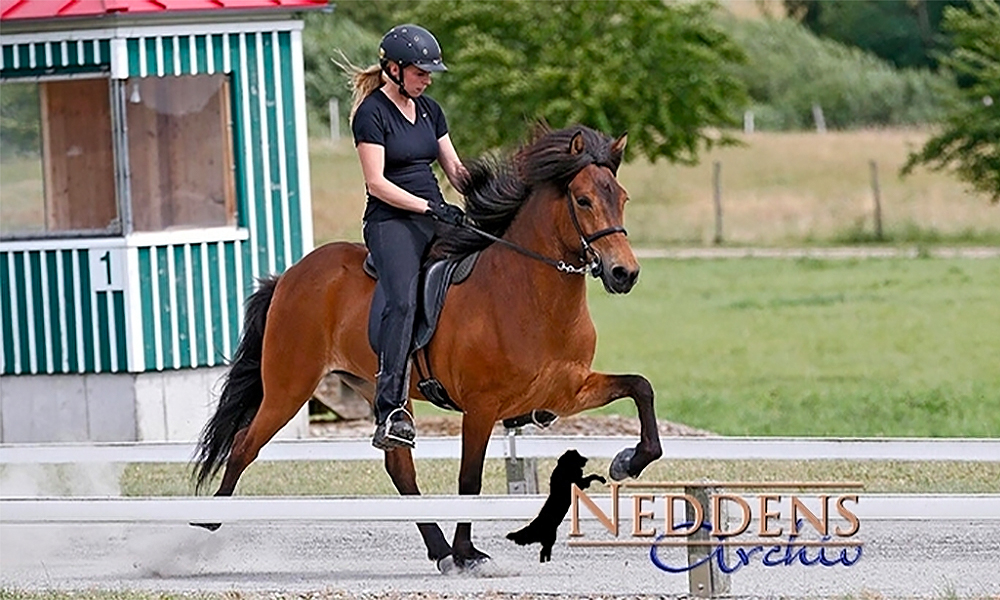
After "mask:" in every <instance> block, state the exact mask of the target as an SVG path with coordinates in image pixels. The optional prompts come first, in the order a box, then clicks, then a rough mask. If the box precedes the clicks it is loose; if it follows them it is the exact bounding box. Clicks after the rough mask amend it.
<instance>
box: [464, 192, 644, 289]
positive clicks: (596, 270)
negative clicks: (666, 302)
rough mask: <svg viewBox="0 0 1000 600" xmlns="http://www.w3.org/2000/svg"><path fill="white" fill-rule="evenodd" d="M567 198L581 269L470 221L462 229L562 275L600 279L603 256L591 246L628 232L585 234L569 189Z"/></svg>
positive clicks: (614, 229) (614, 228) (608, 230)
mask: <svg viewBox="0 0 1000 600" xmlns="http://www.w3.org/2000/svg"><path fill="white" fill-rule="evenodd" d="M565 196H566V205H567V208H569V216H570V218H571V219H572V221H573V228H574V229H576V234H577V236H579V238H580V262H582V263H583V265H582V266H579V267H577V266H574V265H571V264H569V263H567V262H566V261H563V260H553V259H551V258H549V257H547V256H543V255H541V254H539V253H537V252H535V251H534V250H529V249H527V248H525V247H523V246H518V245H517V244H515V243H514V242H510V241H507V240H505V239H503V238H499V237H497V236H495V235H492V234H489V233H486V232H485V231H483V230H481V229H479V228H477V227H474V226H473V225H472V224H471V223H469V221H468V220H466V221H464V222H463V223H462V227H465V228H466V229H469V230H471V231H473V232H475V233H477V234H479V235H481V236H483V237H484V238H486V239H488V240H490V241H493V242H496V243H498V244H502V245H504V246H507V247H508V248H510V249H512V250H515V251H516V252H520V253H521V254H523V255H525V256H527V257H529V258H533V259H535V260H537V261H540V262H543V263H545V264H547V265H549V266H550V267H554V268H555V269H556V270H557V271H560V272H562V273H569V274H571V275H586V274H587V273H590V274H591V275H592V276H593V277H594V278H600V277H601V275H602V274H603V273H604V263H603V262H602V261H601V254H600V253H599V252H598V251H597V250H596V249H595V248H594V247H593V246H591V244H593V243H594V242H596V241H597V240H599V239H601V238H602V237H605V236H608V235H612V234H615V233H620V234H622V235H625V236H627V235H628V232H627V231H625V228H624V227H622V226H621V225H615V226H612V227H608V228H605V229H601V230H600V231H595V232H594V233H591V234H590V235H587V234H585V233H584V232H583V228H582V227H580V219H579V218H577V216H576V202H575V199H574V198H573V194H572V193H571V192H570V191H569V189H568V188H567V189H566V193H565Z"/></svg>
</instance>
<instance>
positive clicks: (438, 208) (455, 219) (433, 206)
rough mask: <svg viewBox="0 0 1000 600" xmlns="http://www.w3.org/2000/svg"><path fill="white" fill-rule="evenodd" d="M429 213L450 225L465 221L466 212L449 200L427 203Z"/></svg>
mask: <svg viewBox="0 0 1000 600" xmlns="http://www.w3.org/2000/svg"><path fill="white" fill-rule="evenodd" d="M427 213H428V214H430V215H431V216H432V217H434V218H435V219H437V220H438V221H441V222H442V223H447V224H449V225H461V224H462V223H463V222H464V221H465V212H464V211H463V210H462V209H461V208H459V207H457V206H455V205H454V204H448V203H447V202H441V203H440V204H439V203H436V202H429V203H428V204H427Z"/></svg>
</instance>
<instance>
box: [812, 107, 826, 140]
mask: <svg viewBox="0 0 1000 600" xmlns="http://www.w3.org/2000/svg"><path fill="white" fill-rule="evenodd" d="M813 121H815V122H816V133H826V117H824V116H823V107H822V106H820V105H819V103H818V102H817V103H814V104H813Z"/></svg>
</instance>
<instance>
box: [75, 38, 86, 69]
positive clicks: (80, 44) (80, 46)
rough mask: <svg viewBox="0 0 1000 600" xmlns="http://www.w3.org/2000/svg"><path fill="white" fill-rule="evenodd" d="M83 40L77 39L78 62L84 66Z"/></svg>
mask: <svg viewBox="0 0 1000 600" xmlns="http://www.w3.org/2000/svg"><path fill="white" fill-rule="evenodd" d="M83 63H84V60H83V40H76V64H77V65H78V66H83Z"/></svg>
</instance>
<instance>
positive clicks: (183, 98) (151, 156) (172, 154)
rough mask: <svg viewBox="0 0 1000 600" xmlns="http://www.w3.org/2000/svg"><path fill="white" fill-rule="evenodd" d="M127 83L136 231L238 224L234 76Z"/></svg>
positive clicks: (168, 78) (130, 159) (209, 76)
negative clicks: (231, 87)
mask: <svg viewBox="0 0 1000 600" xmlns="http://www.w3.org/2000/svg"><path fill="white" fill-rule="evenodd" d="M125 85H126V88H125V98H126V103H125V104H126V123H127V128H128V152H129V171H130V173H131V196H132V225H133V228H134V230H135V231H162V230H165V229H173V228H190V227H212V226H223V225H235V193H234V189H233V171H232V146H231V141H230V140H231V135H230V133H229V87H228V83H227V79H226V77H225V76H224V75H194V76H186V77H166V78H157V77H149V78H141V79H139V78H134V79H129V80H128V81H127V82H126V84H125Z"/></svg>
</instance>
